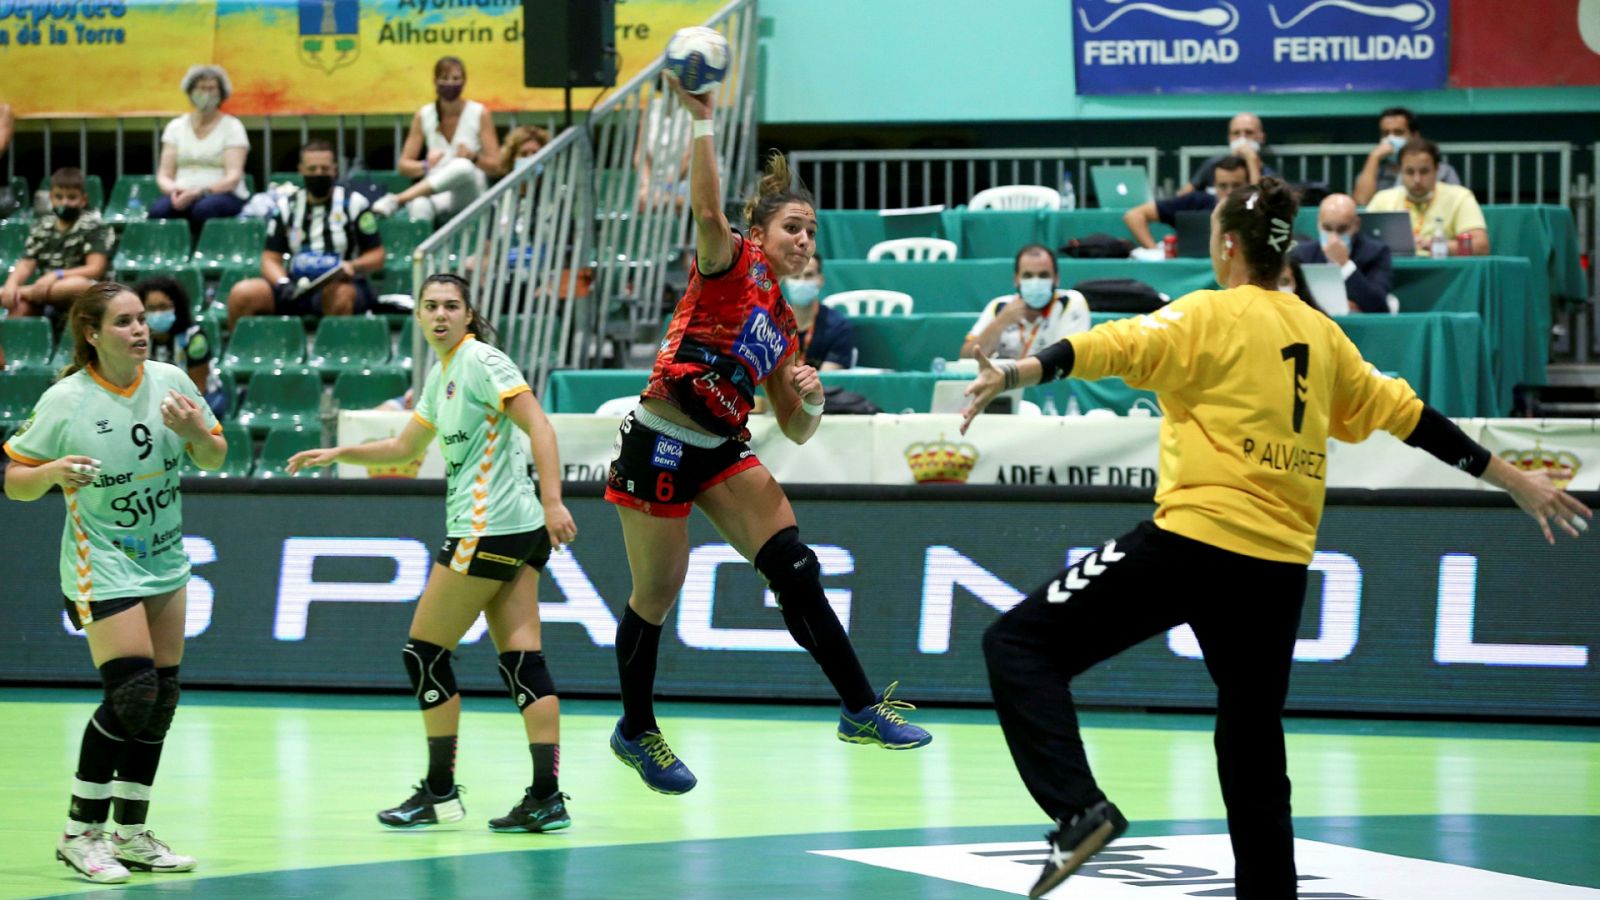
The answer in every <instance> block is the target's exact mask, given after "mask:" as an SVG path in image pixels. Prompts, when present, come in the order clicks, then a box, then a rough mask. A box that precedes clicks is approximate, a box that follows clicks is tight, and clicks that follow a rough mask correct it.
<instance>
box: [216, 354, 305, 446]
mask: <svg viewBox="0 0 1600 900" xmlns="http://www.w3.org/2000/svg"><path fill="white" fill-rule="evenodd" d="M234 421H236V422H238V423H239V424H240V425H243V426H245V427H246V428H249V429H250V431H251V433H253V434H260V433H261V432H264V431H266V430H268V429H270V428H274V427H277V426H279V425H292V426H296V427H308V428H320V427H321V422H322V379H321V378H319V377H317V373H316V371H315V370H312V369H307V368H304V367H296V368H291V369H273V370H272V371H270V372H262V373H260V374H258V375H256V377H254V378H252V379H250V386H249V387H248V388H246V389H245V392H244V403H243V404H242V405H241V406H240V407H239V415H238V416H236V417H235V418H234Z"/></svg>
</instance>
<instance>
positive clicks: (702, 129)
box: [689, 119, 716, 138]
mask: <svg viewBox="0 0 1600 900" xmlns="http://www.w3.org/2000/svg"><path fill="white" fill-rule="evenodd" d="M715 128H716V123H715V122H713V121H712V120H710V119H695V120H694V125H692V126H690V128H689V133H690V134H691V135H693V136H694V137H697V138H703V137H711V136H712V135H713V134H716V131H715Z"/></svg>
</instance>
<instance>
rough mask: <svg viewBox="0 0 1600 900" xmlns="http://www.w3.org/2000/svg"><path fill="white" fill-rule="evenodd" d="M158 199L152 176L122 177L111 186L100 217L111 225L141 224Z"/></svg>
mask: <svg viewBox="0 0 1600 900" xmlns="http://www.w3.org/2000/svg"><path fill="white" fill-rule="evenodd" d="M160 197H161V188H159V187H156V177H155V176H154V175H123V176H122V177H120V178H118V179H117V183H116V184H114V185H112V187H111V197H110V198H109V199H107V200H106V205H105V209H103V210H102V211H101V216H102V217H103V218H104V219H105V220H106V221H107V222H110V223H111V224H113V225H126V224H128V223H129V222H143V221H144V220H145V219H147V218H149V216H150V204H152V203H154V202H156V200H158V199H160Z"/></svg>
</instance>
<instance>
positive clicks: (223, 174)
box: [150, 65, 250, 236]
mask: <svg viewBox="0 0 1600 900" xmlns="http://www.w3.org/2000/svg"><path fill="white" fill-rule="evenodd" d="M182 86H183V93H184V94H185V95H186V96H187V97H188V98H189V102H190V103H192V104H194V112H192V113H188V114H186V115H181V116H179V117H177V118H176V119H173V120H172V121H171V122H168V123H167V127H166V129H165V130H164V131H162V132H161V162H160V164H159V165H158V166H157V167H156V186H157V187H159V188H160V189H161V193H162V194H163V195H164V196H162V197H161V198H160V199H158V200H157V201H156V202H154V203H152V204H150V216H151V218H155V219H188V220H189V230H190V232H192V233H193V234H194V235H196V236H198V235H199V234H200V229H201V226H203V225H204V224H205V221H206V220H207V219H231V218H233V217H234V216H237V215H238V214H239V211H240V210H242V209H244V202H245V201H246V200H248V199H250V195H249V192H248V191H246V190H245V186H244V161H245V157H246V156H248V155H249V153H250V138H249V136H247V135H246V134H245V133H244V124H243V123H242V122H240V121H239V120H238V119H236V118H234V117H233V116H230V115H228V114H227V113H224V112H222V109H221V107H222V104H224V103H226V102H227V101H228V98H229V97H230V96H232V95H233V84H232V83H231V82H230V81H229V80H228V73H227V72H225V71H224V70H223V69H222V67H221V66H209V65H199V66H190V67H189V71H188V72H187V73H185V74H184V76H183V81H182Z"/></svg>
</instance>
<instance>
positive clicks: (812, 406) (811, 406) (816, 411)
mask: <svg viewBox="0 0 1600 900" xmlns="http://www.w3.org/2000/svg"><path fill="white" fill-rule="evenodd" d="M827 405H828V401H826V400H824V401H822V402H821V403H812V402H811V401H809V400H807V399H806V398H804V397H801V398H800V408H801V409H803V410H805V411H806V415H808V416H820V415H822V409H823V407H825V406H827Z"/></svg>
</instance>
